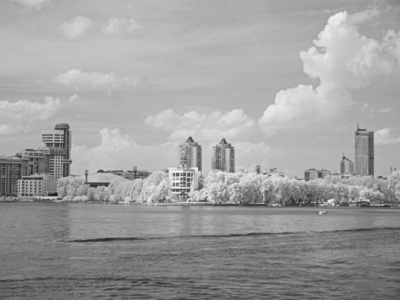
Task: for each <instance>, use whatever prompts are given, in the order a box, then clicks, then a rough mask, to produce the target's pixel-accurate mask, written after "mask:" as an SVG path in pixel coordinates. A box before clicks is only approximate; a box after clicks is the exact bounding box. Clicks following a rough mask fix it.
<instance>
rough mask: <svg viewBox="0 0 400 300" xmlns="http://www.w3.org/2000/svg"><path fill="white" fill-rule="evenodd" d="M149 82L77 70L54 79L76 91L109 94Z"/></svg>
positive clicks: (133, 77)
mask: <svg viewBox="0 0 400 300" xmlns="http://www.w3.org/2000/svg"><path fill="white" fill-rule="evenodd" d="M150 80H151V78H150V77H146V76H125V77H119V76H117V75H115V74H114V73H113V72H111V73H108V74H105V73H101V72H83V71H81V70H77V69H72V70H69V71H67V72H65V73H61V74H58V75H57V76H56V77H55V79H54V81H55V82H56V83H59V84H62V85H66V86H73V87H75V88H77V89H79V88H84V87H97V88H98V89H100V90H107V91H109V92H111V91H112V90H114V89H115V88H118V87H123V86H125V87H136V86H138V85H139V84H140V83H142V84H144V83H148V82H149V81H150Z"/></svg>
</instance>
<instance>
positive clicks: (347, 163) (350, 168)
mask: <svg viewBox="0 0 400 300" xmlns="http://www.w3.org/2000/svg"><path fill="white" fill-rule="evenodd" d="M340 173H341V174H353V173H354V162H352V161H351V160H350V159H348V158H347V157H346V156H344V154H343V156H342V160H341V161H340Z"/></svg>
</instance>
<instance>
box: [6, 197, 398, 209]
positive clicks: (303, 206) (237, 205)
mask: <svg viewBox="0 0 400 300" xmlns="http://www.w3.org/2000/svg"><path fill="white" fill-rule="evenodd" d="M0 203H55V204H60V203H61V204H69V203H75V204H108V205H123V206H136V205H141V206H213V207H216V206H218V207H270V208H295V207H296V208H312V207H315V208H320V209H322V208H323V209H334V208H350V209H356V208H380V209H388V208H394V209H399V208H400V204H397V203H396V204H388V203H385V204H377V205H371V206H358V205H352V206H327V205H276V204H275V205H274V204H265V203H253V204H240V203H216V204H214V203H210V202H168V203H135V202H133V203H129V204H125V203H124V202H120V203H110V202H97V201H88V202H80V201H63V200H54V199H41V200H37V199H13V200H10V199H8V200H3V199H0Z"/></svg>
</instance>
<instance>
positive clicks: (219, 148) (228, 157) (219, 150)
mask: <svg viewBox="0 0 400 300" xmlns="http://www.w3.org/2000/svg"><path fill="white" fill-rule="evenodd" d="M211 168H212V169H213V170H221V171H224V172H228V173H234V172H235V148H234V147H233V146H232V145H231V144H229V143H227V142H226V140H225V139H222V140H221V142H220V143H219V144H217V145H215V146H214V147H213V157H212V162H211Z"/></svg>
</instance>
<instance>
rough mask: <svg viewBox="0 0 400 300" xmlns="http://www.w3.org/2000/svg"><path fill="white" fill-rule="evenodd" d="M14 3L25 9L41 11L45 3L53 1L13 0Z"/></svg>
mask: <svg viewBox="0 0 400 300" xmlns="http://www.w3.org/2000/svg"><path fill="white" fill-rule="evenodd" d="M12 1H13V2H15V3H18V4H20V5H22V6H25V7H32V8H36V9H41V8H42V7H43V5H44V4H45V3H47V2H50V1H51V0H12Z"/></svg>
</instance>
